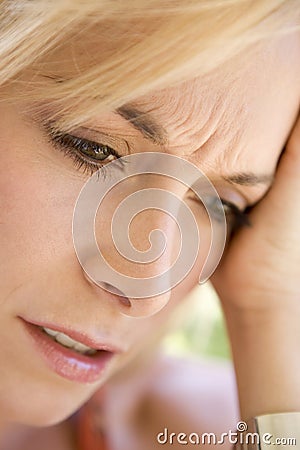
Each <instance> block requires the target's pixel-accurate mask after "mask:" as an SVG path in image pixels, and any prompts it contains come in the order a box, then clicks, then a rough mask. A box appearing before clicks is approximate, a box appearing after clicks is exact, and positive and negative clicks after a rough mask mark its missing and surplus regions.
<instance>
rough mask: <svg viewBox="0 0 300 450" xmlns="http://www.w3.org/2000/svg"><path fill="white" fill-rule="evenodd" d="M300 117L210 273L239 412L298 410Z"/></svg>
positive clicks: (299, 408) (299, 392)
mask: <svg viewBox="0 0 300 450" xmlns="http://www.w3.org/2000/svg"><path fill="white" fill-rule="evenodd" d="M299 200H300V120H298V122H297V124H296V126H295V127H294V129H293V131H292V133H291V136H290V139H289V141H288V143H287V146H286V149H285V151H284V153H283V155H282V158H281V160H280V164H279V167H278V170H277V174H276V177H275V181H274V183H273V186H272V188H271V189H270V191H269V192H268V194H267V195H266V196H265V198H264V199H263V200H262V201H261V202H260V203H259V204H258V205H257V206H255V208H253V210H252V212H251V215H250V220H251V223H252V226H251V227H250V228H244V229H241V230H240V231H239V232H238V233H237V234H236V235H235V236H234V238H233V240H232V242H231V243H230V245H229V247H228V251H227V253H226V254H225V256H224V259H223V261H222V263H221V265H220V267H219V268H218V270H217V271H216V273H215V274H214V276H213V280H212V281H213V283H214V286H215V288H216V290H217V292H218V294H219V296H220V298H221V301H222V305H223V310H224V313H225V317H226V321H227V326H228V331H229V337H230V342H231V347H232V353H233V359H234V364H235V370H236V376H237V383H238V391H239V401H240V408H241V416H242V417H243V418H244V419H246V420H247V419H248V418H250V417H253V416H255V415H260V414H268V413H275V412H287V411H300V380H299V373H300V353H299V348H300V202H299Z"/></svg>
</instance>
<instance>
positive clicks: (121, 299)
mask: <svg viewBox="0 0 300 450" xmlns="http://www.w3.org/2000/svg"><path fill="white" fill-rule="evenodd" d="M97 284H98V286H100V287H102V288H103V289H105V290H106V291H108V292H111V293H112V294H114V295H117V296H118V300H119V302H120V303H122V304H123V305H125V306H128V307H130V306H131V302H130V300H129V298H128V297H126V295H125V294H124V292H122V291H120V289H118V288H116V287H115V286H113V285H112V284H109V283H106V281H98V282H97Z"/></svg>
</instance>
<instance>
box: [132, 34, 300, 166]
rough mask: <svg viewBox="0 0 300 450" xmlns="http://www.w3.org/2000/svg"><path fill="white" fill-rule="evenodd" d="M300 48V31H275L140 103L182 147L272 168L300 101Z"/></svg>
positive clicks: (194, 154)
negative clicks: (284, 33) (210, 68)
mask: <svg viewBox="0 0 300 450" xmlns="http://www.w3.org/2000/svg"><path fill="white" fill-rule="evenodd" d="M299 49H300V46H299V41H298V36H288V37H285V38H280V39H274V40H273V41H271V42H266V43H264V44H263V45H260V46H257V47H255V48H253V49H252V51H251V52H250V53H247V55H240V56H239V57H236V58H235V59H233V60H231V61H230V62H228V63H227V64H226V65H223V66H222V68H220V69H218V70H216V71H214V72H213V73H212V74H210V75H207V76H205V77H203V76H202V77H195V78H194V79H192V80H189V81H184V82H182V83H179V84H177V85H176V86H174V87H171V88H167V89H163V90H161V91H156V92H153V93H152V94H149V95H146V96H144V97H142V98H140V99H139V100H138V101H137V102H136V103H135V106H136V107H137V108H138V109H140V110H141V111H144V112H145V113H148V114H149V115H150V116H151V117H153V118H154V119H155V121H156V122H157V123H158V124H161V125H162V126H163V127H164V129H165V131H166V135H167V136H168V143H167V146H168V148H169V150H170V151H172V152H173V153H175V154H180V155H185V156H187V157H191V158H193V160H197V161H199V162H203V163H205V164H208V165H209V164H212V163H213V162H214V163H215V162H216V161H219V162H220V163H221V162H222V165H223V166H224V165H225V166H226V164H227V165H229V166H230V165H232V164H237V162H238V165H239V167H238V168H239V170H245V169H247V168H248V169H249V162H251V167H252V169H253V170H260V169H261V170H265V169H269V171H272V170H274V168H275V165H276V162H277V158H278V155H279V153H280V151H281V150H282V147H283V145H284V142H285V140H286V137H287V135H288V132H289V130H290V127H291V125H292V123H293V121H294V119H295V115H296V113H297V109H298V105H299V92H300V89H299V75H298V74H299V69H300V57H299V55H300V52H299ZM229 168H230V167H229Z"/></svg>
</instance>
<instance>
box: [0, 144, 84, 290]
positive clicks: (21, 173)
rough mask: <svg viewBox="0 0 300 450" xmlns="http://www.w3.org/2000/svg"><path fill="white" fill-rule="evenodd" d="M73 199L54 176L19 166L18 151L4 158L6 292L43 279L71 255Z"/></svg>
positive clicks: (0, 178) (0, 192)
mask: <svg viewBox="0 0 300 450" xmlns="http://www.w3.org/2000/svg"><path fill="white" fill-rule="evenodd" d="M24 152H25V149H24ZM7 155H8V154H7ZM74 197H75V199H76V194H75V195H74V194H73V193H72V189H70V187H69V188H68V186H67V185H66V183H63V181H61V180H59V179H56V178H55V173H49V172H48V171H47V170H43V168H42V167H40V166H38V167H35V166H34V162H31V164H30V162H26V161H22V162H18V163H17V164H16V161H15V158H13V151H12V152H11V153H10V154H9V155H8V156H6V157H3V155H2V157H1V171H0V204H1V212H0V222H1V234H0V246H1V249H2V251H1V256H0V270H1V279H2V280H5V285H6V287H7V288H11V287H12V286H14V285H17V284H18V283H22V281H23V280H26V279H27V280H28V279H31V278H32V277H33V274H35V277H36V276H38V274H39V273H41V272H43V269H45V267H50V265H51V263H52V262H53V260H55V258H56V255H58V254H60V253H61V252H62V250H63V249H64V250H63V251H64V252H65V251H66V250H68V251H69V250H70V249H72V234H71V230H72V211H73V206H74V201H75V199H74Z"/></svg>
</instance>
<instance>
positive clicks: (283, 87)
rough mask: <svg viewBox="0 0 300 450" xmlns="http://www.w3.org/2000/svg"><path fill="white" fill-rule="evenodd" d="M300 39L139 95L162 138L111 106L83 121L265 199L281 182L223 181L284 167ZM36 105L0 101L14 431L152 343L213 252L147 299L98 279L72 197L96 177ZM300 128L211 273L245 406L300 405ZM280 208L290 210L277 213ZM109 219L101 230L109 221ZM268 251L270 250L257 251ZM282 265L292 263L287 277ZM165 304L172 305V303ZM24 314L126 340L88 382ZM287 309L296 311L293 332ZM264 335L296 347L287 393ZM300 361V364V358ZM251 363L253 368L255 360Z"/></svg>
mask: <svg viewBox="0 0 300 450" xmlns="http://www.w3.org/2000/svg"><path fill="white" fill-rule="evenodd" d="M298 38H299V36H298V35H296V34H294V35H291V36H289V37H286V38H281V39H279V40H274V41H272V42H267V43H265V44H264V45H263V46H262V47H260V48H257V49H256V50H255V52H254V53H253V54H252V57H251V59H250V60H249V59H248V58H246V57H245V56H240V57H238V58H235V59H234V60H233V61H232V62H231V63H230V64H228V65H225V66H224V67H223V68H222V70H221V69H220V70H217V71H216V72H215V73H214V74H213V75H212V76H211V77H210V78H209V79H208V78H207V77H206V78H201V77H196V78H194V79H193V80H192V81H188V82H182V83H180V84H178V85H176V86H175V87H172V88H168V89H164V90H161V91H156V92H153V93H151V94H149V95H145V96H144V97H142V98H140V99H138V100H137V101H136V103H135V106H136V107H138V108H139V109H142V110H143V111H145V112H149V111H151V115H152V116H153V118H155V120H156V121H157V122H158V123H159V124H161V125H162V126H163V127H164V129H165V130H166V132H167V135H168V140H167V143H165V144H164V145H158V144H155V143H153V142H150V141H149V140H147V139H146V138H145V137H144V136H143V135H142V134H141V133H140V132H139V131H138V130H136V129H134V127H132V126H131V125H130V124H129V123H128V122H127V121H126V120H125V119H124V118H122V117H120V116H118V115H116V114H114V113H111V114H108V115H104V114H103V115H101V116H100V115H99V116H98V117H95V118H94V120H93V121H91V123H87V124H85V127H87V128H94V129H95V127H96V128H97V130H99V132H100V133H101V132H102V133H105V132H109V133H110V134H113V135H114V136H115V139H116V141H117V142H118V143H119V144H118V146H119V148H120V149H122V148H124V139H126V140H127V141H128V142H129V145H130V146H131V148H132V149H133V151H134V152H137V151H145V152H146V151H156V152H159V151H165V152H168V153H170V154H173V155H176V156H180V157H183V158H186V159H187V160H189V161H191V162H193V163H194V164H196V165H197V166H198V167H199V168H201V170H202V171H203V172H204V173H205V174H207V176H208V177H209V178H210V179H211V180H213V181H214V182H215V183H216V186H217V189H218V192H219V195H220V196H221V197H222V198H225V199H226V200H227V201H230V202H232V203H234V204H236V205H237V206H238V207H240V208H244V207H246V206H247V205H254V204H256V203H257V202H258V201H259V200H261V198H262V197H264V195H265V194H266V192H267V190H268V189H269V187H270V181H267V182H264V183H259V184H255V185H251V186H248V185H238V184H236V183H229V182H225V181H224V180H223V177H224V176H231V175H232V174H234V173H236V172H245V171H247V172H249V171H250V172H253V173H254V174H257V175H261V174H267V175H272V174H274V173H275V169H276V166H277V162H278V158H279V156H280V154H281V152H282V148H283V145H284V143H285V142H286V140H287V138H288V136H289V134H290V132H291V128H292V126H293V124H294V122H295V120H296V117H297V113H298V108H299V94H300V86H299V77H298V73H299V69H300V56H299V55H300V52H299V50H300V48H299V47H300V45H299V39H298ZM61 56H62V58H63V56H64V55H61ZM262 73H263V76H262ZM27 106H28V105H25V104H21V103H20V104H17V103H16V104H13V105H11V104H9V103H5V102H3V103H1V105H0V117H1V123H0V148H1V152H0V172H1V173H0V204H1V236H0V247H1V249H2V250H1V255H0V273H1V279H2V280H4V281H3V283H2V285H1V304H0V305H1V318H0V326H1V334H2V343H5V344H2V345H1V348H0V355H1V360H5V366H4V367H3V368H2V370H1V374H0V399H1V400H0V402H1V403H0V424H1V429H2V434H3V435H5V432H6V431H7V430H8V427H12V428H10V429H16V428H15V427H17V425H16V424H18V423H21V424H25V425H30V426H48V425H51V424H55V423H58V422H60V421H62V420H63V419H65V418H66V417H68V416H69V415H70V414H71V413H72V412H74V411H75V410H76V409H78V407H80V405H82V404H83V403H84V402H85V401H86V400H87V399H88V398H89V397H90V396H91V395H92V394H93V393H94V392H95V391H96V390H97V389H98V387H99V386H100V385H102V384H103V383H104V381H105V380H106V379H107V378H109V376H110V375H112V374H113V373H115V372H116V371H117V370H119V368H121V367H123V366H124V365H125V364H126V362H128V361H129V360H130V359H131V358H132V357H133V355H135V354H136V353H137V352H138V351H139V350H140V349H142V348H143V341H144V340H145V339H147V338H148V337H149V336H151V335H153V334H154V333H155V332H156V330H157V329H158V327H159V326H160V325H161V324H162V323H163V322H164V320H166V317H168V316H169V314H170V312H171V311H172V310H173V309H174V308H175V307H176V305H177V304H178V303H180V302H181V301H182V298H183V296H184V295H185V294H186V293H187V292H189V291H190V290H191V289H192V287H193V286H194V285H195V284H196V282H197V275H198V271H199V267H200V265H201V261H202V259H201V255H200V257H199V261H198V263H197V264H198V265H196V267H195V269H194V270H193V271H192V272H191V273H190V275H189V276H188V277H187V278H186V279H185V280H184V282H183V283H181V285H180V286H179V287H177V288H176V289H174V290H173V291H172V292H171V293H167V294H165V295H161V296H158V297H157V298H153V299H148V300H145V301H143V302H140V301H136V300H134V299H131V305H132V308H131V309H129V308H128V306H126V305H124V303H122V301H120V298H119V297H116V296H114V295H112V294H110V293H108V292H107V291H104V290H103V289H101V288H99V287H96V286H95V285H93V283H91V282H90V280H88V279H87V277H86V276H85V275H84V273H83V271H82V269H81V266H80V265H79V263H78V260H77V258H76V255H75V253H74V250H73V243H72V236H71V233H70V230H71V228H70V227H71V222H72V213H73V208H74V204H75V201H76V198H77V196H78V194H79V192H80V189H81V187H82V186H83V184H84V182H85V181H86V179H87V176H86V175H85V174H84V173H83V172H80V171H78V170H76V168H75V167H74V164H73V162H72V161H71V160H70V159H68V158H66V157H64V156H63V155H62V153H60V152H59V151H57V149H55V148H54V147H53V144H51V143H50V142H49V138H47V136H46V135H45V131H44V130H43V128H42V125H41V124H40V123H39V122H38V120H36V118H35V117H32V116H30V114H29V113H28V112H27V111H28V110H27ZM16 130H17V132H16ZM298 134H299V133H298ZM87 137H88V138H89V136H87ZM93 138H94V140H95V135H93ZM295 140H296V138H295V137H294V138H293V141H292V143H291V144H290V146H289V147H288V150H289V152H290V153H288V150H287V155H288V154H292V156H286V157H285V159H284V161H282V163H283V164H284V165H283V167H280V169H279V172H278V177H280V178H278V180H277V178H276V182H275V184H274V187H272V189H271V191H270V193H269V194H268V195H267V196H266V197H265V199H264V200H263V202H261V203H259V205H258V206H257V207H255V208H254V209H253V212H252V216H251V217H253V220H254V226H253V227H252V228H251V229H247V230H242V231H241V232H240V233H239V234H238V235H237V236H236V237H235V238H234V240H233V243H232V244H231V245H230V247H229V249H228V251H227V254H226V256H225V259H224V262H223V263H222V264H221V266H220V269H219V270H218V271H217V273H216V275H215V277H214V283H215V286H216V288H217V290H218V292H219V294H220V296H221V299H222V301H223V304H224V311H225V313H226V317H227V321H228V324H229V331H230V337H231V341H232V345H233V352H234V358H235V364H236V370H237V374H238V381H239V393H240V400H241V407H242V414H243V417H249V416H251V415H253V414H257V413H261V412H262V411H264V410H265V409H266V410H268V411H270V410H271V411H273V410H274V408H275V409H276V410H278V409H281V408H283V409H286V408H288V409H291V408H294V409H297V408H298V409H299V404H298V405H297V401H296V400H293V401H291V404H289V401H290V399H291V398H296V397H297V398H298V399H299V398H300V396H295V395H293V397H292V393H293V392H295V389H299V386H298V387H297V384H296V380H295V379H292V382H291V376H290V374H289V372H290V369H287V367H288V365H289V364H290V361H291V359H292V356H293V354H294V353H293V350H294V348H295V344H293V345H290V343H291V342H292V336H293V333H294V335H295V333H296V336H297V338H298V337H299V332H297V331H296V330H297V329H298V327H296V319H295V318H294V319H293V317H295V315H296V317H299V306H298V303H299V302H297V299H296V297H297V292H298V291H297V289H296V281H297V279H298V278H297V276H298V277H299V274H298V273H297V270H296V269H295V267H297V261H299V256H297V255H295V256H294V255H293V251H294V249H295V248H298V247H299V243H298V236H297V233H296V232H295V223H296V224H298V219H299V217H297V213H296V212H295V209H297V208H295V202H296V200H297V199H296V198H295V195H296V194H295V193H296V192H297V191H298V189H299V181H297V178H298V173H299V170H300V162H299V161H298V159H299V151H298V152H297V151H296V150H295V148H296V147H297V145H298V144H297V142H295ZM290 160H292V163H291V162H290ZM288 184H290V185H289V186H288ZM193 207H194V206H193ZM196 211H197V209H196ZM197 214H198V213H197ZM278 217H281V218H284V217H286V219H284V220H283V221H280V223H279V221H278ZM99 220H100V222H99V227H98V230H99V235H100V231H101V229H100V226H101V225H103V223H101V218H100V219H99ZM282 222H283V223H282ZM147 223H148V224H149V228H150V229H153V227H155V228H162V229H163V230H164V231H165V232H166V234H167V236H168V238H171V239H173V238H174V235H175V234H174V233H175V231H174V227H172V225H171V223H170V221H169V220H166V219H165V218H164V217H163V215H160V214H158V215H154V214H150V215H149V217H148V219H147ZM142 226H145V223H144V222H143V221H141V222H139V221H138V222H137V223H136V228H134V233H133V237H134V239H133V240H134V241H135V243H136V245H139V246H140V247H141V248H142V249H143V248H144V247H145V245H146V241H145V238H144V236H141V233H140V231H139V230H140V229H141V227H142ZM145 230H147V228H145ZM283 233H284V234H285V235H287V236H292V238H293V241H292V243H291V245H287V244H285V240H282V239H281V240H280V245H279V244H278V245H277V242H278V236H279V237H281V236H282V234H283ZM99 235H98V236H99ZM145 235H146V236H147V235H148V233H146V234H145ZM267 237H268V239H267ZM99 239H101V238H100V237H99ZM283 241H284V242H283ZM274 243H275V244H274ZM257 249H259V255H261V259H259V260H258V259H257V257H256V255H257ZM104 250H105V252H107V255H112V256H111V262H116V264H118V260H117V257H116V255H115V254H114V253H113V252H112V248H111V247H110V246H104ZM297 258H298V259H297ZM170 259H171V257H170V255H169V256H168V257H167V258H163V259H162V261H158V262H157V263H155V264H153V265H152V266H151V267H149V274H153V273H160V272H161V271H162V270H166V269H167V268H168V267H169V265H170ZM283 259H284V261H285V264H284V265H283V264H282V260H283ZM270 262H272V265H271V263H270ZM253 264H255V267H256V271H255V274H254V273H253V268H252V267H253ZM241 266H242V267H243V268H244V267H245V270H243V271H242V272H243V273H239V274H237V270H236V268H237V267H241ZM269 266H270V267H269ZM277 267H279V268H280V270H282V272H281V273H280V276H278V271H277ZM275 268H276V270H275ZM125 269H126V270H128V271H130V274H131V275H132V276H135V275H136V274H137V273H138V267H136V266H135V265H133V266H128V267H125ZM232 274H234V276H233V275H232ZM275 275H276V277H275ZM265 280H268V282H267V283H266V282H265ZM286 285H288V286H289V289H286ZM245 286H247V289H245ZM282 297H284V300H283V299H282ZM166 302H168V304H167V306H166V307H165V308H164V309H161V308H162V306H163V305H164V304H165V303H166ZM274 305H275V307H274ZM158 311H159V312H158ZM258 312H259V313H260V312H261V315H260V316H259V324H260V327H259V332H258V333H256V331H257V327H256V324H257V318H258ZM155 313H157V314H155ZM20 315H21V316H23V317H27V318H29V319H32V320H41V321H49V322H52V323H57V324H60V325H65V326H69V327H71V328H73V329H76V330H79V331H85V332H86V333H87V334H89V335H91V336H94V337H97V338H98V339H106V340H108V342H111V343H113V344H114V345H116V346H119V347H120V348H121V350H122V352H121V354H120V355H118V356H117V357H116V358H115V360H114V361H113V363H112V364H111V366H110V367H109V368H108V370H107V371H106V373H105V374H104V376H103V378H102V379H101V380H99V382H97V383H94V384H90V385H84V384H79V383H75V382H70V381H67V380H65V379H63V378H61V377H59V376H58V375H56V374H55V373H53V372H52V371H51V370H49V369H48V368H47V367H46V366H45V364H44V363H43V361H41V359H40V357H39V355H38V354H36V353H35V352H34V351H33V349H32V347H31V346H30V343H29V342H28V339H27V338H26V336H25V333H24V331H23V329H22V327H21V325H20V323H19V320H18V319H17V317H18V316H20ZM270 317H271V319H272V318H274V321H273V320H271V321H272V326H271V327H270V328H271V329H270V330H268V332H266V331H265V324H266V323H267V320H268V321H269V320H270ZM283 317H288V319H289V321H290V331H289V332H288V337H286V336H287V333H286V327H284V320H283ZM91 318H93V320H91ZM297 323H298V321H297ZM112 324H113V326H112ZM254 331H255V332H254ZM297 333H298V334H297ZM275 338H276V339H275ZM262 342H263V343H264V344H265V346H264V355H266V354H268V352H272V351H273V349H274V348H279V350H280V352H282V353H284V351H285V350H286V349H287V348H288V349H289V354H287V355H285V358H286V359H285V361H287V363H286V366H285V367H286V369H284V367H283V368H281V372H282V377H283V379H284V380H285V381H283V382H282V383H283V385H282V392H286V391H285V388H286V386H287V385H289V389H288V394H287V395H286V394H285V395H284V394H282V395H279V400H278V396H277V397H276V396H275V393H274V392H273V390H272V389H274V386H276V384H275V383H272V381H273V377H274V380H275V374H276V372H277V369H278V367H277V365H276V361H275V362H274V361H272V362H270V361H266V358H265V359H263V356H262V354H261V353H260V350H259V349H260V346H261V343H262ZM296 342H298V343H299V339H296ZM289 345H290V346H289ZM274 346H275V347H274ZM250 358H251V364H252V365H254V366H255V365H256V363H257V364H258V363H260V364H261V363H262V361H263V362H264V363H263V364H262V366H261V367H262V368H261V373H262V374H263V375H262V378H263V381H264V383H265V385H267V382H268V386H269V388H268V389H267V393H266V394H265V395H264V396H263V399H262V400H260V401H261V402H262V403H263V405H262V404H259V402H258V404H257V400H256V399H257V392H260V390H261V388H260V386H261V381H262V380H261V378H259V377H254V380H253V377H252V378H251V376H250V374H249V365H250V363H249V361H250ZM28 361H30V364H29V363H28ZM293 364H294V366H293V369H295V373H298V372H297V369H299V361H295V362H294V363H293ZM281 366H284V365H282V364H281ZM250 372H251V374H252V375H253V370H252V371H250ZM289 383H290V384H289ZM272 386H273V388H272ZM275 397H276V398H277V400H276V402H275V400H274V398H275ZM283 398H284V402H283ZM298 401H299V400H298Z"/></svg>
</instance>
